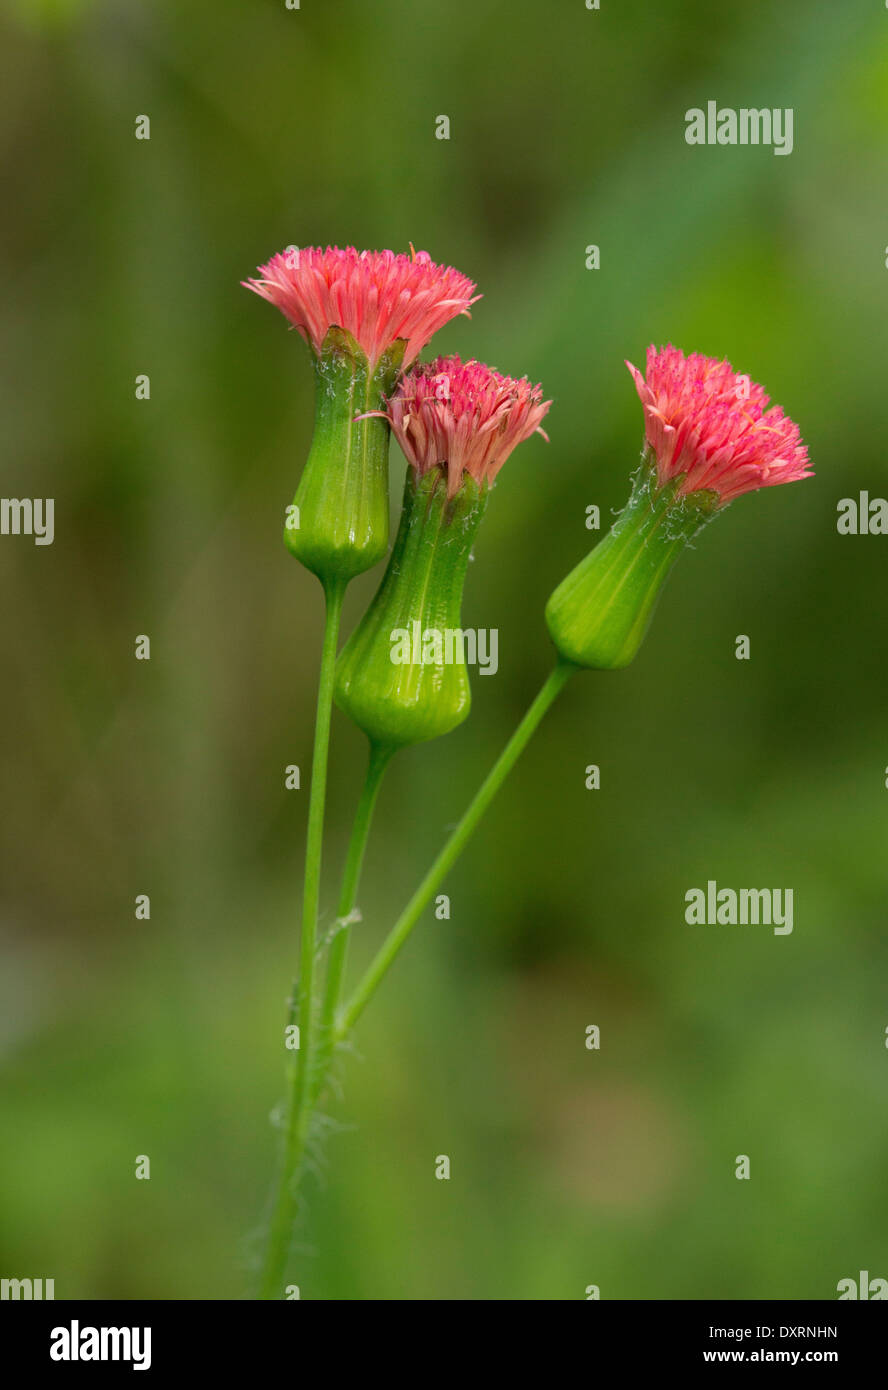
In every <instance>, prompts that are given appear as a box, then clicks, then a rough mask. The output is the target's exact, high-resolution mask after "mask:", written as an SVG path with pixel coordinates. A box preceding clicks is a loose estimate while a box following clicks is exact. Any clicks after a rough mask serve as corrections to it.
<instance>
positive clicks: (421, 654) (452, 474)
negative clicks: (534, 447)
mask: <svg viewBox="0 0 888 1390" xmlns="http://www.w3.org/2000/svg"><path fill="white" fill-rule="evenodd" d="M548 408H549V402H548V401H544V400H543V398H542V392H541V391H540V388H539V387H538V386H532V385H531V384H530V382H529V381H527V380H526V379H524V378H522V379H521V380H520V381H517V380H514V379H513V378H512V377H506V376H501V375H500V373H499V372H495V371H492V370H491V368H489V367H485V366H483V365H482V364H481V363H480V362H465V363H463V362H461V361H460V359H459V358H458V357H451V358H438V359H437V360H436V361H434V362H429V363H426V364H424V365H423V366H420V367H415V368H414V369H413V371H411V372H409V373H408V374H407V376H405V377H404V378H403V380H402V381H401V383H400V385H399V386H398V389H397V392H396V393H395V395H394V396H393V397H392V399H391V400H390V402H389V404H388V411H387V419H388V420H389V421H390V422H391V426H392V429H393V430H394V433H395V435H396V437H397V439H398V443H399V444H400V445H401V448H402V449H403V451H404V454H405V455H406V457H407V461H408V469H407V482H406V485H405V488H404V508H403V511H402V513H401V524H400V527H399V530H398V536H397V540H396V541H395V545H394V548H393V550H392V554H391V556H390V558H389V563H388V566H387V568H386V571H385V575H384V576H383V579H382V583H381V584H380V587H379V590H378V592H377V594H376V597H375V598H374V600H373V602H372V604H371V605H370V608H369V609H368V611H367V613H366V614H365V615H364V618H363V620H362V621H361V623H360V624H359V626H358V628H357V629H356V631H355V632H354V633H353V634H352V636H351V637H350V638H349V640H348V642H347V643H346V645H345V647H344V649H343V651H342V654H341V656H340V658H339V664H338V671H337V683H336V702H337V704H338V705H339V707H340V709H342V710H343V711H344V712H345V713H346V714H348V715H349V716H350V717H351V718H352V719H353V720H354V721H355V723H356V724H357V725H358V726H359V727H360V728H362V729H363V730H364V732H365V733H366V734H367V736H368V737H369V738H370V740H371V742H372V743H374V744H376V745H378V746H380V747H387V748H399V747H402V746H403V745H405V744H409V743H418V742H421V741H422V740H425V739H430V738H437V737H438V735H439V734H446V733H447V732H448V731H449V730H450V729H453V728H455V727H456V725H457V724H459V723H461V721H462V720H463V719H465V717H466V715H467V714H468V712H469V707H470V704H471V692H470V690H469V678H468V673H467V671H466V665H465V651H464V637H463V631H462V623H461V618H460V607H461V604H462V591H463V583H464V581H465V577H466V567H467V565H468V562H469V556H470V552H471V548H472V542H473V541H474V538H475V533H476V531H477V529H478V526H479V524H480V521H481V517H482V516H483V514H484V509H485V507H486V505H487V497H488V493H489V491H490V488H491V486H492V484H493V480H494V479H495V477H496V476H497V473H498V472H499V470H500V468H501V467H502V465H503V464H504V463H505V461H506V459H507V458H508V457H509V455H510V454H511V452H512V450H513V449H514V448H515V447H516V445H518V444H520V443H521V441H522V440H524V439H528V438H529V437H530V435H532V434H534V433H536V432H539V433H542V429H541V423H540V422H541V421H542V419H543V416H544V415H545V414H546V411H547V410H548Z"/></svg>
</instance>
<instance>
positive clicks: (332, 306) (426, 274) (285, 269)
mask: <svg viewBox="0 0 888 1390" xmlns="http://www.w3.org/2000/svg"><path fill="white" fill-rule="evenodd" d="M243 284H244V285H245V287H246V288H247V289H250V290H254V291H255V292H256V294H258V295H261V296H262V298H263V299H267V300H268V302H269V303H270V304H273V305H274V306H275V307H276V308H277V309H280V311H281V313H283V314H284V315H285V316H286V317H287V318H288V319H289V320H290V323H292V325H293V327H294V328H296V329H298V331H299V332H300V333H301V334H302V336H303V338H305V340H306V342H308V343H310V344H311V346H312V348H313V349H314V351H315V352H320V349H321V344H322V343H323V341H324V338H325V337H326V335H327V332H328V330H329V329H330V328H331V327H333V326H334V325H335V326H337V327H339V328H344V329H346V331H347V332H349V333H350V334H351V335H352V337H353V338H354V339H355V340H356V342H357V343H358V344H359V345H360V347H361V348H363V350H364V352H365V353H366V355H367V358H368V360H369V362H370V366H371V368H373V367H375V366H376V364H377V362H378V361H379V359H380V357H382V355H383V353H384V352H386V351H387V349H388V348H390V347H391V346H392V344H393V343H394V342H395V341H396V340H397V339H399V338H404V339H406V342H407V349H406V352H405V355H404V363H403V365H404V366H405V367H409V366H410V364H411V362H413V361H414V359H415V358H416V357H417V356H418V354H419V353H420V352H421V351H422V349H423V348H424V347H425V345H426V343H427V342H428V341H429V339H430V338H431V337H432V335H433V334H434V333H436V332H437V331H438V329H439V328H442V327H443V325H444V324H445V323H447V322H448V321H449V320H450V319H452V318H455V317H456V315H457V314H467V313H468V311H469V306H470V305H471V304H474V302H475V300H476V299H479V298H480V295H476V294H475V285H474V283H473V282H472V281H471V280H470V279H469V278H468V276H466V275H463V274H462V273H461V272H460V271H458V270H454V269H453V268H452V267H450V266H441V265H436V264H435V262H434V261H433V260H432V258H431V257H430V256H429V254H428V252H427V251H416V252H412V249H411V254H410V255H409V256H407V255H396V254H395V253H394V252H393V251H357V250H355V248H354V247H353V246H347V247H346V248H345V250H340V248H339V247H338V246H328V247H327V249H326V250H325V251H323V250H321V248H320V247H314V246H309V247H302V248H297V247H290V248H289V249H288V250H286V251H281V252H280V253H279V254H278V255H276V256H272V258H271V260H270V261H269V262H268V263H267V264H266V265H263V266H260V267H259V276H258V278H257V279H254V280H244V281H243Z"/></svg>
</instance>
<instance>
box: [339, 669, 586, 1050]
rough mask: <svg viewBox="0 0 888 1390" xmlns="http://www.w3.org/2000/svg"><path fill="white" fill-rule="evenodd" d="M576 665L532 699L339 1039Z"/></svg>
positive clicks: (371, 971)
mask: <svg viewBox="0 0 888 1390" xmlns="http://www.w3.org/2000/svg"><path fill="white" fill-rule="evenodd" d="M578 669H579V668H578V667H577V666H574V665H573V664H572V663H571V662H566V661H562V662H559V664H558V665H557V666H556V667H555V670H554V671H553V672H552V673H551V675H550V676H549V677H548V679H547V680H546V681H545V683H544V684H543V687H542V689H541V690H540V692H539V694H538V695H537V697H536V699H535V700H534V702H533V704H532V705H531V706H530V708H529V709H528V711H527V713H526V714H525V716H524V718H523V719H522V721H521V723H520V724H519V725H518V728H517V729H516V730H515V732H514V733H513V735H512V737H511V738H510V739H509V742H508V743H507V744H506V746H505V748H504V749H503V751H502V753H501V754H500V755H499V757H498V758H497V760H496V762H495V763H494V765H493V767H492V768H491V770H490V772H489V773H488V774H487V777H486V778H485V780H484V781H483V782H482V784H481V786H480V787H479V788H478V791H477V792H476V793H475V796H474V798H473V799H472V801H471V802H470V803H469V806H468V809H467V810H466V812H465V814H464V815H463V818H462V820H461V821H460V822H459V824H458V825H457V827H456V829H455V830H454V831H453V834H452V835H451V836H450V839H449V840H448V841H447V843H446V844H445V845H444V848H443V849H442V850H441V852H440V854H439V855H438V857H437V859H436V860H435V862H434V863H433V864H432V867H431V868H430V869H429V871H428V873H427V874H426V876H425V878H424V879H423V880H422V882H421V883H420V885H419V887H418V888H417V890H416V892H415V893H414V894H413V897H412V898H411V899H410V901H409V903H408V904H407V906H406V907H405V908H404V911H403V912H402V913H401V916H400V917H399V918H398V920H397V922H396V923H395V925H394V926H393V927H392V929H391V931H390V932H389V934H388V936H387V937H386V939H385V941H384V942H383V944H382V946H381V947H380V949H379V951H378V952H377V954H376V956H375V957H374V959H373V961H372V962H371V964H370V966H369V968H368V969H367V971H366V973H365V975H364V976H363V978H362V980H361V981H360V983H359V985H358V987H357V989H356V990H355V992H354V994H353V995H352V997H351V999H350V1000H349V1002H348V1004H347V1005H346V1007H345V1008H344V1009H343V1010H342V1012H341V1014H340V1016H339V1019H338V1020H337V1024H336V1029H335V1034H334V1040H335V1041H337V1042H338V1041H340V1040H341V1039H342V1038H344V1037H345V1036H346V1034H347V1033H349V1032H350V1030H351V1029H352V1028H353V1026H354V1024H355V1023H356V1022H357V1020H358V1018H360V1016H361V1014H362V1013H363V1012H364V1009H365V1008H366V1007H367V1004H368V1003H369V1001H370V999H371V998H372V996H373V994H374V993H375V992H376V990H377V988H378V987H379V984H380V982H381V980H382V979H383V977H384V975H385V974H386V972H387V971H388V969H389V967H390V965H391V964H392V961H393V960H394V959H395V957H396V956H397V954H398V952H399V951H400V949H401V947H402V946H403V945H404V943H405V941H406V940H407V938H408V936H409V935H410V933H411V931H412V930H413V928H414V927H415V926H416V923H417V921H418V919H419V917H420V915H421V913H422V911H423V909H424V908H425V907H426V906H427V905H428V903H429V902H430V900H431V898H432V896H433V895H434V893H435V891H436V889H437V888H438V887H439V885H440V883H441V881H442V880H443V879H444V878H445V876H446V875H447V874H448V873H449V871H450V869H451V868H452V867H453V865H454V864H455V862H456V860H457V859H458V858H459V856H460V854H461V853H462V851H463V849H464V848H465V846H466V844H467V843H468V841H469V839H470V838H471V836H472V834H473V832H474V830H475V828H476V827H477V825H478V822H479V821H480V819H481V817H482V816H483V815H484V812H485V811H486V810H487V807H488V806H489V805H490V803H491V801H492V800H493V798H494V797H495V795H496V793H497V792H498V791H499V789H500V787H501V786H502V784H503V782H504V781H505V779H506V777H507V776H508V774H509V773H510V772H511V770H512V768H513V767H514V766H515V763H516V762H517V761H518V759H519V757H520V756H521V754H522V753H523V751H524V749H525V748H526V746H527V744H528V743H529V742H530V738H531V736H532V734H533V733H534V731H535V730H536V728H537V726H538V725H539V723H540V721H541V720H542V718H543V716H544V714H545V713H546V711H547V710H548V709H549V707H550V705H552V703H553V702H554V700H555V699H556V697H557V696H558V695H559V693H560V692H561V690H562V689H563V688H564V686H565V685H566V684H567V681H568V680H569V679H570V677H571V675H572V674H573V673H574V671H576V670H578Z"/></svg>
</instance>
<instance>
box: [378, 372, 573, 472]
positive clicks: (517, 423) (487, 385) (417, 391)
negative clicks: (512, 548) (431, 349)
mask: <svg viewBox="0 0 888 1390" xmlns="http://www.w3.org/2000/svg"><path fill="white" fill-rule="evenodd" d="M551 404H552V402H551V401H544V400H543V392H542V389H541V387H539V386H532V385H531V384H530V382H529V381H528V380H527V377H522V378H521V379H520V381H516V380H515V378H514V377H510V376H501V375H500V373H499V372H495V371H494V370H493V369H492V368H491V367H485V366H484V364H483V363H482V362H474V361H472V362H462V361H460V359H459V358H458V357H438V358H436V359H435V361H434V362H424V363H422V364H421V365H420V366H418V367H414V368H413V371H412V372H408V373H407V375H406V376H405V377H402V379H401V382H400V384H399V386H398V389H397V390H396V392H395V394H394V395H393V396H392V398H391V400H390V401H389V402H388V409H387V410H386V411H385V412H384V413H385V415H386V417H387V418H388V420H389V422H390V424H391V427H392V429H393V430H394V433H395V435H396V437H397V440H398V443H399V444H400V446H401V448H402V449H403V451H404V454H405V455H406V458H407V460H408V462H409V463H411V464H412V465H413V467H414V468H415V469H416V471H417V473H418V474H419V475H420V477H422V475H423V474H424V473H428V472H429V470H430V469H432V468H435V467H436V466H437V465H439V464H440V465H441V466H442V467H444V468H446V470H447V495H448V497H452V496H453V495H454V493H456V492H457V491H458V489H459V486H460V484H461V482H462V477H463V473H469V474H471V476H472V477H473V478H474V479H475V480H476V482H479V483H488V484H489V483H492V482H493V480H494V478H495V477H496V475H497V473H498V472H499V470H500V469H501V468H502V466H503V464H504V463H505V461H506V459H507V458H508V457H509V455H510V454H511V452H512V450H513V449H514V448H515V446H516V445H518V444H520V443H521V441H522V440H524V439H529V438H530V436H531V435H532V434H535V433H539V434H541V435H542V436H543V438H544V439H545V440H548V435H547V434H546V432H545V430H543V429H542V427H541V424H540V422H541V421H542V419H543V417H544V416H545V414H546V411H547V410H548V409H549V406H550V405H551Z"/></svg>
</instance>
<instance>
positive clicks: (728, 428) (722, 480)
mask: <svg viewBox="0 0 888 1390" xmlns="http://www.w3.org/2000/svg"><path fill="white" fill-rule="evenodd" d="M626 366H627V367H628V368H629V370H630V372H631V373H632V376H633V379H634V381H635V386H636V389H637V391H638V394H639V396H640V397H641V402H642V405H643V406H644V419H645V437H646V439H647V443H648V445H649V446H650V448H651V449H652V450H653V453H654V456H655V459H656V467H657V481H658V485H659V486H660V487H663V486H665V484H666V483H669V482H673V481H675V480H676V479H679V478H680V479H681V482H680V484H679V487H678V492H679V494H683V493H689V492H699V491H703V490H706V491H710V492H714V493H716V494H717V496H718V499H719V505H720V506H724V505H725V504H726V503H728V502H730V501H731V500H732V499H733V498H735V497H739V496H740V495H741V493H744V492H752V491H754V490H755V489H756V488H760V487H773V486H774V485H775V484H777V483H793V482H796V481H798V480H799V479H800V478H808V477H810V476H811V474H812V470H811V469H810V468H809V466H808V464H809V460H808V451H807V449H806V448H805V446H804V444H803V443H802V440H801V435H800V434H799V427H798V425H796V424H795V422H794V421H792V420H790V419H789V418H788V416H786V415H784V413H783V411H782V410H781V409H780V407H779V406H778V405H772V406H771V407H770V409H768V408H767V407H768V401H769V397H768V396H767V395H766V394H765V392H764V390H763V389H762V387H761V386H757V385H756V384H755V382H752V381H750V379H749V377H746V376H740V375H738V374H737V373H736V372H735V371H734V370H733V368H732V367H731V365H730V363H729V362H719V361H717V360H716V359H715V358H714V357H704V356H703V355H702V354H701V353H699V352H692V353H690V355H689V356H687V357H685V355H684V353H682V352H680V351H679V350H678V348H675V347H672V346H669V347H665V348H661V349H659V351H658V350H657V349H656V348H654V347H649V348H648V351H647V371H646V374H645V376H642V374H641V372H639V371H638V370H637V369H636V368H635V367H633V366H632V363H631V362H627V363H626Z"/></svg>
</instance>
